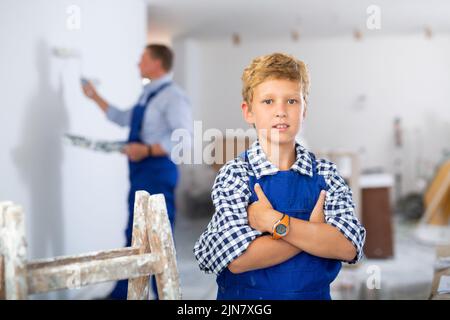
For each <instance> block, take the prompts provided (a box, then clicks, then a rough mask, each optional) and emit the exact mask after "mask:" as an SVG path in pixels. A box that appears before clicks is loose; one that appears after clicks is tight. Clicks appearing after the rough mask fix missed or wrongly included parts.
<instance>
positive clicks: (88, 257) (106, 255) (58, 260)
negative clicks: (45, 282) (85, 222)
mask: <svg viewBox="0 0 450 320" xmlns="http://www.w3.org/2000/svg"><path fill="white" fill-rule="evenodd" d="M136 254H139V248H131V247H127V248H120V249H112V250H106V251H95V252H89V253H85V254H80V255H72V256H61V257H55V258H49V259H39V260H33V261H31V262H29V263H28V265H27V269H28V270H33V269H42V268H49V267H57V266H63V265H69V264H71V263H81V262H89V261H93V260H97V261H98V260H105V259H112V258H120V257H127V256H132V255H136Z"/></svg>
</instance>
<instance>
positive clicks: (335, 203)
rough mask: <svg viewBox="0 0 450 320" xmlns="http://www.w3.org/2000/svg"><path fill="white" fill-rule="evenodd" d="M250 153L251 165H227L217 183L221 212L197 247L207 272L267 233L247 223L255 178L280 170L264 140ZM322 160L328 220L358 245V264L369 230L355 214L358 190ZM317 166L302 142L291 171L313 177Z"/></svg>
mask: <svg viewBox="0 0 450 320" xmlns="http://www.w3.org/2000/svg"><path fill="white" fill-rule="evenodd" d="M247 154H248V163H247V162H245V161H244V160H243V159H241V158H240V157H237V158H235V159H233V160H231V161H229V162H227V163H226V164H225V165H224V166H223V167H222V168H221V169H220V171H219V173H218V175H217V177H216V179H215V182H214V185H213V189H212V201H213V203H214V207H215V213H214V215H213V217H212V220H211V221H210V222H209V224H208V226H207V228H206V230H205V231H204V232H203V233H202V235H201V236H200V238H199V239H198V240H197V242H196V244H195V246H194V255H195V257H196V259H197V261H198V263H199V266H200V269H201V270H203V271H205V272H207V273H215V274H217V275H218V274H219V273H220V272H221V271H222V270H223V269H224V268H226V267H227V266H228V264H229V263H230V262H231V261H233V260H234V259H236V258H237V257H239V256H240V255H241V254H242V253H244V251H245V250H246V249H247V247H248V246H249V244H250V243H251V242H252V241H253V240H255V238H257V237H258V236H260V235H261V234H262V233H261V232H260V231H258V230H255V229H253V228H252V227H250V226H249V224H248V220H247V207H248V203H249V199H250V196H251V190H250V187H249V175H252V176H255V177H256V178H257V179H259V178H261V177H262V176H265V175H273V174H275V173H277V172H278V168H277V167H275V165H273V164H272V163H270V162H269V160H268V159H267V157H266V155H265V154H264V151H263V150H262V148H261V146H260V144H259V142H258V141H255V142H254V143H253V144H252V146H251V147H250V148H249V149H248V152H247ZM316 161H317V165H316V170H317V173H318V174H320V175H322V176H323V177H324V179H325V182H326V183H327V185H328V187H329V189H328V191H327V195H326V198H325V207H324V212H325V221H326V223H328V224H330V225H332V226H334V227H336V228H337V229H338V230H339V231H340V232H342V234H343V235H344V236H345V237H346V238H347V239H348V240H350V241H351V242H352V243H353V245H354V246H355V248H356V250H357V255H356V257H355V259H353V260H352V261H350V262H349V263H356V262H358V261H359V260H360V259H361V258H362V256H363V245H364V241H365V237H366V230H365V229H364V227H363V226H362V225H361V223H360V222H359V221H358V219H357V218H356V216H355V214H354V208H355V205H354V203H353V200H352V191H351V190H350V188H349V187H348V186H347V184H346V183H345V181H344V179H343V178H342V177H341V176H340V175H339V173H338V171H337V169H336V165H335V164H334V163H332V162H330V161H327V160H324V159H317V160H316ZM312 168H313V166H312V159H311V156H310V154H309V152H308V151H307V150H306V149H305V148H304V147H303V146H301V145H300V144H298V143H297V144H296V161H295V163H294V164H293V165H292V167H291V169H290V170H294V171H296V172H298V173H300V174H304V175H308V176H311V177H312V176H313V172H312V170H313V169H312Z"/></svg>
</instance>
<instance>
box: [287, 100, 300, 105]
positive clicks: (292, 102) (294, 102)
mask: <svg viewBox="0 0 450 320" xmlns="http://www.w3.org/2000/svg"><path fill="white" fill-rule="evenodd" d="M297 102H298V100H297V99H289V100H288V104H296V103H297Z"/></svg>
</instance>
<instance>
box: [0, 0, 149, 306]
mask: <svg viewBox="0 0 450 320" xmlns="http://www.w3.org/2000/svg"><path fill="white" fill-rule="evenodd" d="M70 5H77V6H79V8H80V9H81V11H80V14H81V15H80V17H81V20H80V21H81V25H80V27H81V29H79V30H69V29H68V28H67V27H66V22H67V19H68V18H69V14H68V13H67V12H66V10H67V8H68V7H69V6H70ZM0 21H1V22H0V24H1V28H0V43H1V50H0V70H1V73H0V87H1V88H2V89H1V92H2V95H1V96H2V99H1V106H0V120H1V121H0V136H1V138H0V149H1V152H0V181H1V182H0V201H1V200H11V201H14V202H16V203H19V204H21V205H23V207H24V209H25V212H26V227H27V237H28V244H29V257H30V258H41V257H49V256H55V255H61V254H75V253H81V252H87V251H93V250H102V249H106V248H115V247H120V246H122V245H123V244H124V241H125V239H124V236H122V235H123V229H124V227H125V222H126V218H127V209H126V195H127V190H128V180H127V167H126V159H125V158H124V157H123V156H121V155H104V154H100V153H95V152H90V151H85V150H81V149H76V148H74V147H70V146H67V145H63V143H62V141H61V137H62V135H63V134H64V133H66V132H68V133H73V134H81V135H86V136H90V137H93V138H98V139H107V140H109V139H111V140H114V139H116V140H120V139H125V138H126V135H127V131H126V130H124V129H120V128H118V127H116V126H115V125H113V124H111V123H109V122H107V120H106V118H105V117H104V115H103V114H102V113H101V112H100V111H99V109H98V108H97V107H96V106H95V105H94V104H93V103H92V102H90V101H88V100H87V99H86V98H85V97H84V96H83V95H82V93H81V89H80V85H79V77H80V73H81V72H82V73H83V74H84V75H86V76H90V77H95V78H97V79H99V80H100V82H101V83H100V86H99V87H98V89H99V91H100V92H101V93H102V94H103V95H104V96H105V97H107V99H109V101H111V102H114V103H115V104H117V105H119V106H124V107H128V106H131V105H132V104H133V103H134V102H135V100H136V99H137V96H138V94H139V93H140V88H141V87H140V86H141V83H140V79H139V73H138V70H137V62H138V60H139V58H140V54H141V51H142V49H143V47H144V45H145V42H146V6H145V3H144V1H143V0H131V1H122V0H95V1H88V0H84V1H83V0H70V1H65V0H64V1H53V0H35V1H24V0H21V1H16V0H2V1H1V2H0ZM61 46H62V47H69V48H74V49H76V50H78V51H79V52H80V53H81V56H82V64H81V60H80V59H66V60H64V59H60V58H57V57H55V56H53V55H52V53H51V52H52V48H54V47H61ZM80 294H81V293H80V292H75V293H73V296H75V297H76V296H79V295H80Z"/></svg>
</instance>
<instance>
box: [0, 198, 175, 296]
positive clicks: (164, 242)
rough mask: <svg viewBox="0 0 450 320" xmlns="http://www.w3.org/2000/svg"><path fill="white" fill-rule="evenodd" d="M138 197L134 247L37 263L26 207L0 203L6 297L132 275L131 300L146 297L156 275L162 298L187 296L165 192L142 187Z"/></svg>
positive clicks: (0, 283) (1, 285)
mask: <svg viewBox="0 0 450 320" xmlns="http://www.w3.org/2000/svg"><path fill="white" fill-rule="evenodd" d="M135 199H136V200H135V203H134V218H133V235H132V245H131V247H126V248H120V249H113V250H107V251H98V252H91V253H87V254H81V255H75V256H64V257H56V258H50V259H43V260H35V261H31V262H27V259H26V257H27V243H26V238H25V226H24V215H23V210H22V208H21V207H20V206H17V205H14V204H13V203H11V202H2V203H0V299H12V300H16V299H27V297H28V295H30V294H34V293H43V292H49V291H55V290H60V289H73V288H80V287H83V286H87V285H90V284H95V283H100V282H106V281H116V280H123V279H129V281H128V300H146V299H148V297H149V279H150V276H151V275H155V277H156V283H157V288H158V295H159V298H160V299H162V300H175V299H181V290H180V283H179V275H178V269H177V263H176V252H175V247H174V242H173V238H172V231H171V227H170V222H169V219H168V216H167V209H166V203H165V200H164V196H163V195H162V194H156V195H152V196H150V195H149V194H148V193H147V192H146V191H138V192H136V198H135Z"/></svg>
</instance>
